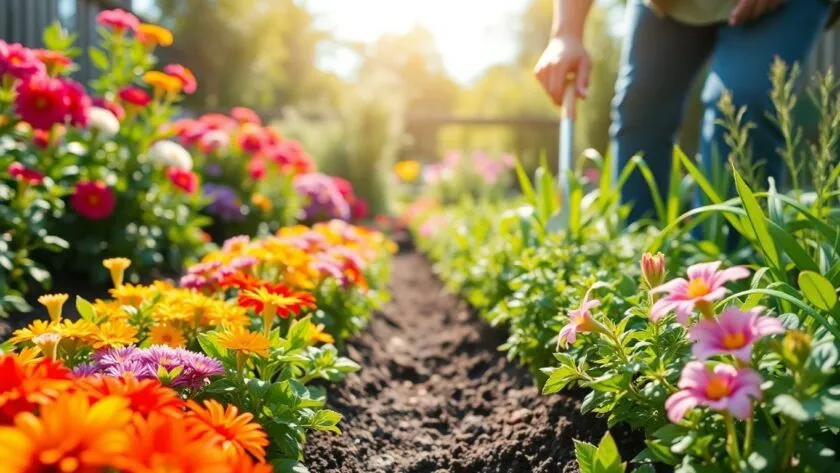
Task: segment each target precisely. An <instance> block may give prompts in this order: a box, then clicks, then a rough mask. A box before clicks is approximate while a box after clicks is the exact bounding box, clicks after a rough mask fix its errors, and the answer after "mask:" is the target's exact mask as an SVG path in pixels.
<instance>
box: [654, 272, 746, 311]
mask: <svg viewBox="0 0 840 473" xmlns="http://www.w3.org/2000/svg"><path fill="white" fill-rule="evenodd" d="M720 264H721V262H720V261H713V262H711V263H701V264H695V265H694V266H690V267H689V268H688V271H687V272H688V280H685V279H683V278H677V279H672V280H670V281H668V282H666V283H665V284H663V285H661V286H658V287H655V288H653V289H651V290H650V293H651V294H663V293H664V294H666V296H665V297H663V298H662V299H660V300H658V301H656V303H655V304H653V307H651V309H650V318H651V320H653V321H654V322H655V321H657V320H659V319H660V318H662V317H664V316H665V315H667V314H668V313H669V312H671V311H674V312H676V313H677V321H678V322H679V323H681V324H683V325H688V319H689V318H690V317H691V313H692V311H693V310H694V308H695V307H698V308H700V309H706V308H710V306H711V303H712V302H715V301H718V300H720V299H721V298H723V296H725V295H726V294H727V293H728V292H729V291H728V290H727V289H726V288H725V287H724V284H726V283H727V282H729V281H736V280H738V279H743V278H745V277H747V276H749V275H750V272H749V271H748V270H747V269H746V268H742V267H740V266H734V267H732V268H728V269H724V270H723V271H719V270H718V268H719V267H720Z"/></svg>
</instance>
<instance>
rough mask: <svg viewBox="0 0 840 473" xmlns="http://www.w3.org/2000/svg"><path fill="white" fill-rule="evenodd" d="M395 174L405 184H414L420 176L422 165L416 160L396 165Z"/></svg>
mask: <svg viewBox="0 0 840 473" xmlns="http://www.w3.org/2000/svg"><path fill="white" fill-rule="evenodd" d="M394 174H396V175H397V177H399V178H400V180H401V181H403V182H414V181H416V180H417V178H418V177H419V176H420V163H418V162H417V161H414V160H406V161H400V162H398V163H397V164H394Z"/></svg>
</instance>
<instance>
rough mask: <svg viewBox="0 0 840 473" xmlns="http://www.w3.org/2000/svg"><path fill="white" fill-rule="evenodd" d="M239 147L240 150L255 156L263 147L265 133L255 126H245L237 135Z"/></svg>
mask: <svg viewBox="0 0 840 473" xmlns="http://www.w3.org/2000/svg"><path fill="white" fill-rule="evenodd" d="M239 146H240V147H241V148H242V150H244V151H246V152H248V153H251V154H257V153H259V152H260V151H262V150H263V147H265V133H263V129H262V128H260V127H259V126H257V125H251V124H246V125H245V126H243V127H242V132H241V133H240V135H239Z"/></svg>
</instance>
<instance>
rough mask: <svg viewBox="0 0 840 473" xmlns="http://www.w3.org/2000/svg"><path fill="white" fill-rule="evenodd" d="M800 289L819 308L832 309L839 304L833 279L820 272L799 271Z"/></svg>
mask: <svg viewBox="0 0 840 473" xmlns="http://www.w3.org/2000/svg"><path fill="white" fill-rule="evenodd" d="M799 289H800V290H801V291H802V294H804V295H805V297H806V298H807V299H808V302H810V303H811V304H813V305H814V307H816V308H817V309H820V310H824V311H830V310H832V309H833V308H834V306H835V305H837V292H835V290H834V286H832V285H831V281H829V280H828V279H826V278H825V277H824V276H822V275H821V274H819V273H815V272H813V271H802V272H801V273H799Z"/></svg>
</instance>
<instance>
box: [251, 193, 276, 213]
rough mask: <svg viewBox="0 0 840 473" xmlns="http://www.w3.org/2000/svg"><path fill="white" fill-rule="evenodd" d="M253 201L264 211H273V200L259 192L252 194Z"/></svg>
mask: <svg viewBox="0 0 840 473" xmlns="http://www.w3.org/2000/svg"><path fill="white" fill-rule="evenodd" d="M251 203H252V204H254V205H255V206H256V207H257V208H259V209H260V210H262V211H263V213H268V212H271V208H272V205H271V200H269V198H268V197H266V196H265V195H263V194H260V193H259V192H257V193H255V194H254V195H252V196H251Z"/></svg>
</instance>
